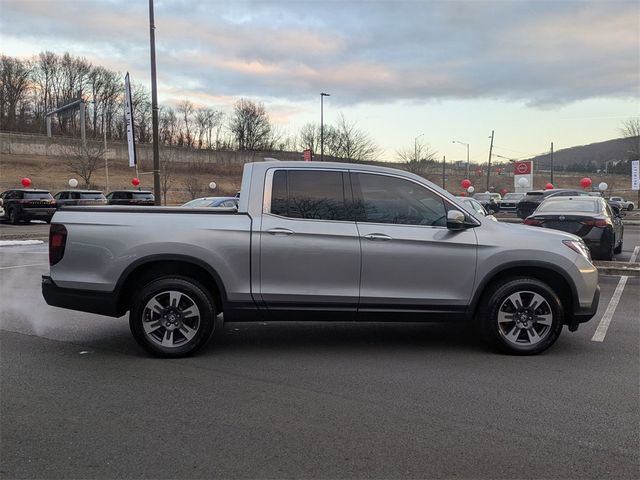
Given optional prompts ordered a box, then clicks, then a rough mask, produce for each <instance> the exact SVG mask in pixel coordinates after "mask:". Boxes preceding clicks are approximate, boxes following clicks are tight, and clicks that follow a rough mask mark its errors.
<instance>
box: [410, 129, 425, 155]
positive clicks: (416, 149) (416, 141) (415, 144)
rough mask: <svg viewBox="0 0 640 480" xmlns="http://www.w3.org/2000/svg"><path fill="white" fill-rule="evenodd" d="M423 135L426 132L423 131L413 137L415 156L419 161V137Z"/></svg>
mask: <svg viewBox="0 0 640 480" xmlns="http://www.w3.org/2000/svg"><path fill="white" fill-rule="evenodd" d="M423 135H424V133H421V134H420V135H418V136H417V137H416V138H414V139H413V158H415V160H416V162H417V161H418V139H419V138H420V137H421V136H423Z"/></svg>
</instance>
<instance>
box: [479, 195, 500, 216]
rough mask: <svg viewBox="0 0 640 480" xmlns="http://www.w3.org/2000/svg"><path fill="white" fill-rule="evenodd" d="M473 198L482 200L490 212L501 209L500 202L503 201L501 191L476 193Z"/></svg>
mask: <svg viewBox="0 0 640 480" xmlns="http://www.w3.org/2000/svg"><path fill="white" fill-rule="evenodd" d="M473 198H475V199H476V200H477V201H478V202H480V203H481V204H482V206H483V207H484V208H485V210H486V211H487V212H489V213H496V212H499V211H500V202H501V201H502V197H501V196H500V194H499V193H490V192H485V193H474V194H473Z"/></svg>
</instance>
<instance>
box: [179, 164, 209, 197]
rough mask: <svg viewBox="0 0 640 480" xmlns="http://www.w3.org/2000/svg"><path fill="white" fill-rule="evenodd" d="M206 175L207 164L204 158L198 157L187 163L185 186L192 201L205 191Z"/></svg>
mask: <svg viewBox="0 0 640 480" xmlns="http://www.w3.org/2000/svg"><path fill="white" fill-rule="evenodd" d="M206 173H207V164H206V162H205V160H204V158H200V157H197V158H195V159H193V160H190V161H189V162H188V163H187V176H186V177H185V179H184V181H183V184H184V188H185V189H186V190H187V192H189V196H190V197H191V199H192V200H193V199H194V198H198V197H199V196H200V195H201V194H202V192H203V191H204V189H205V178H206V177H205V174H206Z"/></svg>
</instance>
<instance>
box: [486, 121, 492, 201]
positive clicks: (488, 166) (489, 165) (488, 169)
mask: <svg viewBox="0 0 640 480" xmlns="http://www.w3.org/2000/svg"><path fill="white" fill-rule="evenodd" d="M490 138H491V146H490V147H489V164H488V165H487V192H488V191H489V180H490V179H489V177H490V176H491V154H492V153H493V130H491V137H490Z"/></svg>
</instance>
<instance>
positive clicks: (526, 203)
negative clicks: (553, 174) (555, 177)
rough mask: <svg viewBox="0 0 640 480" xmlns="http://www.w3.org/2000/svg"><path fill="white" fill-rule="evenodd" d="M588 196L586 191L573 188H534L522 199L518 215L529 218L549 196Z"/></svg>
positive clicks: (519, 203) (518, 206)
mask: <svg viewBox="0 0 640 480" xmlns="http://www.w3.org/2000/svg"><path fill="white" fill-rule="evenodd" d="M581 195H584V196H587V194H586V192H583V191H580V190H572V189H568V188H551V189H549V190H532V191H530V192H527V193H526V195H525V196H524V198H523V199H522V200H520V201H519V202H518V205H517V206H516V215H518V217H519V218H527V217H528V216H529V215H531V214H532V213H533V212H534V211H535V209H536V208H538V205H540V204H541V203H542V202H543V201H544V200H546V199H547V198H552V197H577V196H581Z"/></svg>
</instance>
